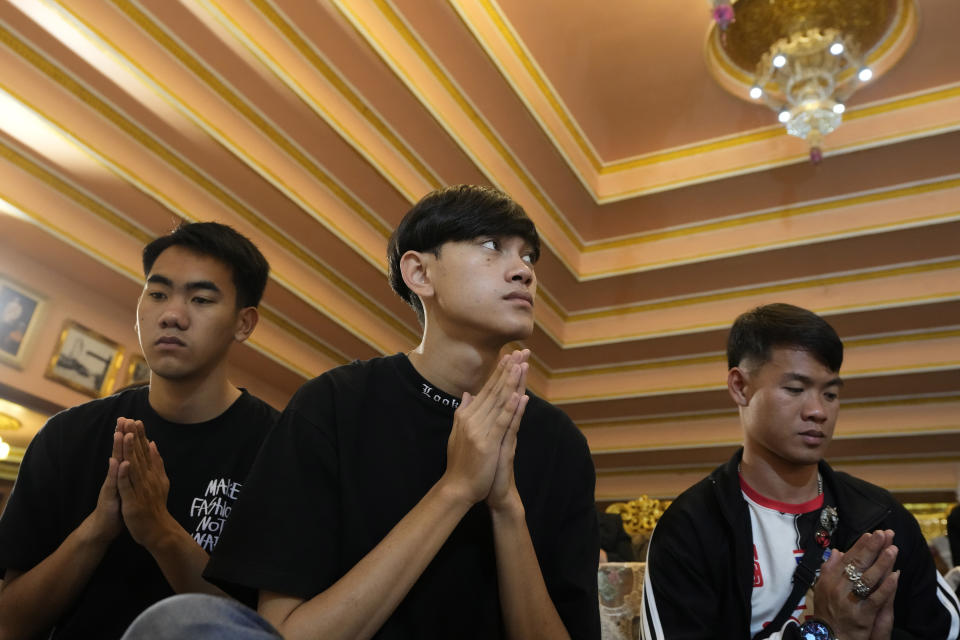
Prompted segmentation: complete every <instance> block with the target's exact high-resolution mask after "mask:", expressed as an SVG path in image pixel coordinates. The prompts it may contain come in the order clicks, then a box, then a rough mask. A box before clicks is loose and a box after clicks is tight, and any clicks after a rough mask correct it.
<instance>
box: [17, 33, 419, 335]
mask: <svg viewBox="0 0 960 640" xmlns="http://www.w3.org/2000/svg"><path fill="white" fill-rule="evenodd" d="M0 41H2V42H3V43H4V44H6V45H7V46H9V47H10V48H11V49H12V50H14V51H15V52H16V53H17V54H18V55H20V56H21V57H23V58H24V59H25V60H27V61H28V62H30V63H31V64H32V65H33V66H34V67H36V68H37V69H39V70H40V71H42V72H43V73H44V74H45V75H47V76H48V77H50V78H51V79H53V80H54V81H55V82H56V83H57V84H58V85H60V86H62V87H63V88H65V89H67V90H68V91H69V92H70V93H71V94H73V95H74V96H75V97H77V98H78V99H80V100H81V101H83V102H84V103H85V104H87V105H88V106H90V107H91V108H92V109H93V110H95V111H96V112H97V113H99V114H100V115H102V116H103V117H104V118H106V119H107V120H108V121H109V122H111V123H113V124H114V125H115V126H117V127H118V128H119V129H120V130H121V131H123V132H124V133H125V134H127V135H128V136H130V137H131V138H132V139H134V140H136V141H137V142H138V143H140V144H141V146H143V147H144V148H146V149H148V150H150V151H151V152H153V153H154V154H155V155H156V156H158V157H159V158H161V159H162V160H164V161H165V162H166V163H167V164H169V165H171V166H172V167H174V168H175V169H177V170H178V171H179V172H180V173H181V174H183V175H185V176H186V177H188V178H189V179H190V180H191V181H193V182H194V183H195V184H197V185H199V186H201V187H202V188H203V189H204V190H205V191H207V192H208V193H209V194H211V195H212V196H213V197H214V198H215V199H216V200H218V201H220V202H221V203H222V204H224V205H225V206H226V207H227V208H228V209H230V210H231V211H233V212H234V213H236V214H238V215H239V216H240V217H241V218H242V219H244V220H246V221H247V222H248V223H250V224H251V225H252V226H254V227H255V228H256V229H258V230H259V231H260V232H261V233H263V234H264V235H265V236H267V237H269V238H270V239H271V240H273V241H274V242H275V243H277V244H278V245H279V246H281V247H283V248H284V249H285V250H286V251H288V252H289V253H290V254H292V255H293V256H295V257H296V258H297V259H298V260H300V261H301V262H303V263H304V264H306V265H307V266H308V267H309V268H310V269H312V270H314V271H316V272H318V273H319V274H320V275H321V276H323V277H324V278H326V279H327V280H328V281H329V282H330V283H331V284H333V285H334V286H336V288H337V289H339V290H340V291H341V292H343V293H344V294H346V296H347V297H349V298H351V299H353V300H354V301H355V302H357V303H358V304H360V305H361V306H362V307H364V308H365V309H366V310H368V311H369V312H370V313H371V314H372V315H374V316H375V317H377V318H379V319H381V320H382V321H384V322H385V323H386V324H387V325H388V326H390V327H392V328H393V329H394V330H395V331H397V332H398V333H399V334H400V335H402V336H404V337H405V338H407V339H411V340H415V339H416V334H414V333H413V332H412V331H411V330H410V329H409V327H407V325H406V324H405V323H403V322H402V321H400V320H399V319H397V318H396V317H394V316H393V315H392V314H390V313H389V312H387V311H386V310H385V309H384V308H383V307H382V306H380V305H379V304H377V303H376V301H373V300H370V299H369V298H367V297H366V296H365V295H363V294H362V293H361V292H360V290H359V289H358V288H357V287H355V286H353V285H352V284H350V283H349V282H348V281H347V280H346V279H345V278H344V277H343V276H341V275H340V274H339V273H337V272H336V271H334V270H333V269H332V268H330V267H328V266H327V265H326V264H325V263H324V262H322V261H321V260H320V259H319V258H317V257H316V256H314V255H313V253H312V252H309V251H308V250H306V249H304V248H302V247H301V246H300V245H299V243H296V242H295V241H292V240H291V239H290V238H289V237H288V236H287V235H286V234H285V233H284V232H282V231H279V230H278V229H277V228H275V227H274V226H272V225H270V224H268V223H266V222H265V221H264V220H263V219H262V218H261V217H260V216H259V215H258V214H256V213H255V212H253V211H251V210H250V209H249V208H248V207H247V206H246V205H245V204H243V203H241V202H240V201H238V200H237V199H236V198H234V197H233V196H232V195H231V194H230V193H228V192H227V191H226V190H225V189H224V188H222V187H221V186H220V185H219V184H217V183H216V182H215V181H213V180H211V179H210V178H208V177H207V176H206V175H204V174H203V173H202V172H200V171H199V170H197V169H196V168H194V167H193V165H192V164H190V163H189V162H187V161H185V160H183V159H182V158H180V156H179V155H178V154H175V153H174V152H172V151H170V150H169V149H168V148H167V147H166V146H165V145H163V144H160V143H159V142H158V141H156V140H155V139H154V138H152V137H151V136H148V135H146V134H145V133H144V132H143V130H142V129H140V128H139V127H138V126H137V125H135V124H134V123H132V122H130V121H129V120H127V119H126V118H125V117H123V116H122V115H121V114H120V113H119V112H118V111H116V110H115V109H114V108H113V107H112V106H111V105H109V104H108V103H107V102H106V101H105V100H103V99H101V98H100V97H99V96H97V95H95V94H94V93H93V92H92V91H90V90H89V89H87V88H86V87H84V86H83V85H81V84H80V83H79V82H77V81H76V80H74V79H73V78H72V77H70V76H68V75H66V74H65V73H63V72H62V71H61V70H60V68H59V67H57V66H55V65H53V64H51V63H50V62H49V61H47V60H46V59H45V58H44V57H42V56H40V55H39V54H37V53H36V52H34V51H33V50H32V49H29V48H27V47H26V46H25V45H23V43H22V42H21V41H20V40H18V39H16V38H15V37H13V36H12V34H10V32H9V31H7V30H6V29H5V28H4V27H3V26H2V25H0ZM18 99H20V100H21V102H23V103H24V104H26V105H27V106H29V107H30V108H31V109H32V110H33V111H34V112H35V113H37V114H38V115H40V116H42V117H43V118H44V119H45V120H46V121H47V122H49V123H52V124H54V125H55V126H57V127H58V128H59V129H61V130H62V131H65V132H66V133H67V134H68V135H69V136H70V137H71V138H72V139H73V140H71V142H73V141H74V140H79V138H78V137H77V134H76V133H74V132H72V131H71V130H70V129H69V127H67V126H66V125H65V124H64V123H61V122H57V121H56V120H54V119H52V118H50V117H49V116H47V115H46V114H44V113H43V111H42V110H41V109H40V108H39V107H38V106H36V105H32V104H30V103H28V102H27V101H25V100H23V99H22V98H19V97H18ZM96 155H97V156H99V157H101V158H105V156H103V154H99V153H97V154H96ZM114 166H115V165H114ZM122 173H123V175H125V176H127V175H130V176H132V174H129V172H128V171H124V172H122ZM125 179H126V178H125ZM127 181H128V182H131V183H133V184H136V185H138V186H139V187H141V188H146V189H148V193H149V194H150V195H151V196H152V197H154V199H156V200H157V201H158V202H162V203H164V206H165V207H168V208H169V207H170V205H171V203H170V202H169V200H167V199H165V198H162V197H161V196H160V192H159V191H158V190H156V189H154V188H153V187H147V184H148V183H147V182H145V181H143V180H142V179H136V180H130V179H127ZM65 195H68V196H69V195H70V194H65ZM177 209H179V207H177ZM93 212H94V213H98V214H99V211H97V210H93ZM179 217H181V218H184V217H186V218H190V216H187V215H186V214H184V213H182V212H181V213H180V214H179ZM301 295H305V294H301ZM358 337H361V338H362V339H363V340H364V341H365V342H367V343H368V344H371V346H374V348H377V349H378V350H380V351H383V348H382V347H379V346H377V344H376V342H372V341H371V339H370V338H369V337H367V336H364V335H363V334H359V336H358Z"/></svg>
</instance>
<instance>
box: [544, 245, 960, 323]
mask: <svg viewBox="0 0 960 640" xmlns="http://www.w3.org/2000/svg"><path fill="white" fill-rule="evenodd" d="M956 268H960V259H937V260H930V261H924V262H922V263H918V264H909V265H905V266H903V265H901V266H896V267H885V268H880V269H870V270H865V271H857V272H853V273H845V274H841V275H831V276H818V277H812V278H804V279H799V280H793V281H789V282H782V283H779V284H770V285H759V286H746V287H738V288H735V289H729V290H727V291H720V292H715V293H705V294H704V293H698V294H692V295H687V296H678V297H675V298H670V299H667V300H659V301H656V302H643V303H632V304H626V305H621V306H617V307H610V308H607V309H602V310H599V311H571V312H568V313H567V316H566V317H565V318H563V320H564V321H573V322H576V321H581V320H593V319H595V318H607V317H611V316H620V315H624V314H627V313H640V312H644V311H653V310H656V309H667V308H670V307H683V306H690V305H695V304H702V303H704V302H715V301H718V300H730V299H735V298H744V297H748V296H754V295H762V294H769V293H783V292H785V291H795V290H797V289H806V288H810V287H823V286H827V285H831V284H840V283H847V282H864V281H868V280H876V279H878V278H888V277H892V276H900V275H906V274H913V273H925V272H930V271H941V270H947V269H956ZM958 294H960V292H958ZM702 326H703V327H704V328H708V327H711V328H716V327H717V326H722V325H702Z"/></svg>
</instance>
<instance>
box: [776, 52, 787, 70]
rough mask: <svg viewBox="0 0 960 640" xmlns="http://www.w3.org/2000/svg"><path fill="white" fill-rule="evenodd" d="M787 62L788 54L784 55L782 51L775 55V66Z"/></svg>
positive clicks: (780, 65)
mask: <svg viewBox="0 0 960 640" xmlns="http://www.w3.org/2000/svg"><path fill="white" fill-rule="evenodd" d="M785 64H787V56H785V55H783V54H782V53H778V54H777V55H775V56H773V66H775V67H776V68H777V69H779V68H780V67H782V66H783V65H785Z"/></svg>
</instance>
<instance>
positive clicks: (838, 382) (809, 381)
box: [783, 371, 843, 387]
mask: <svg viewBox="0 0 960 640" xmlns="http://www.w3.org/2000/svg"><path fill="white" fill-rule="evenodd" d="M793 380H795V381H797V382H800V383H802V384H805V385H807V386H813V378H811V377H810V376H805V375H803V374H802V373H796V372H795V371H790V372H787V373H785V374H783V381H784V382H790V381H793ZM823 386H825V387H842V386H843V379H842V378H841V377H840V376H836V377H835V378H833V379H832V380H830V381H828V382H827V383H826V384H825V385H823Z"/></svg>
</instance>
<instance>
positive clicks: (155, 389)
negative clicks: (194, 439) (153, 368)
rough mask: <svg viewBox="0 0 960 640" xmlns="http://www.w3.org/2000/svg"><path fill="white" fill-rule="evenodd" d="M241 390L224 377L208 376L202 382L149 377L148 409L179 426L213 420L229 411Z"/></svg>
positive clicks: (155, 376)
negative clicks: (150, 408)
mask: <svg viewBox="0 0 960 640" xmlns="http://www.w3.org/2000/svg"><path fill="white" fill-rule="evenodd" d="M239 397H240V390H239V389H237V388H236V387H235V386H233V385H232V384H230V382H229V381H228V380H227V378H226V376H225V375H210V376H206V377H205V378H203V379H202V380H201V381H199V382H198V381H197V380H194V379H182V380H171V379H168V378H161V377H160V376H158V375H157V374H155V373H154V374H152V375H151V376H150V395H149V400H150V406H151V407H153V410H154V411H156V412H157V413H158V414H159V415H160V417H162V418H163V419H165V420H169V421H170V422H176V423H179V424H196V423H199V422H206V421H207V420H212V419H214V418H216V417H217V416H219V415H220V414H222V413H223V412H224V411H226V410H227V409H229V408H230V405H232V404H233V403H234V402H235V401H236V399H237V398H239Z"/></svg>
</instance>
